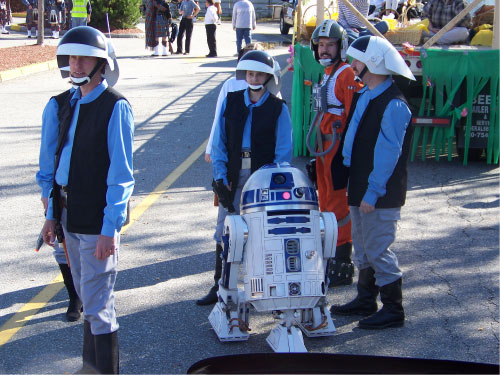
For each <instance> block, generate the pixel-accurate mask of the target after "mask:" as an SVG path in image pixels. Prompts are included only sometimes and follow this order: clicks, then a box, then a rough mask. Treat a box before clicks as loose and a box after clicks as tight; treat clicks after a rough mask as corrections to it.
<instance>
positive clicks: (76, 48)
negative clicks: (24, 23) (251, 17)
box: [37, 26, 134, 374]
mask: <svg viewBox="0 0 500 375" xmlns="http://www.w3.org/2000/svg"><path fill="white" fill-rule="evenodd" d="M57 61H58V65H59V68H60V69H61V74H62V76H63V77H69V79H70V83H71V84H72V88H70V89H69V90H67V91H65V92H63V93H61V94H59V95H57V96H55V97H52V98H51V99H50V100H49V102H48V104H47V105H46V107H45V110H44V112H43V118H42V142H41V147H40V161H39V164H40V170H39V172H38V173H37V181H38V183H39V185H40V186H41V187H42V199H45V200H47V198H48V197H50V198H49V199H48V205H47V212H46V221H45V224H44V226H43V229H42V235H43V239H44V241H45V243H47V244H48V245H51V246H54V244H55V239H56V237H57V240H58V242H59V243H63V241H65V244H66V247H67V257H68V265H70V270H71V275H72V278H73V282H74V287H75V289H76V293H77V294H78V296H79V298H80V300H81V301H82V303H83V315H84V324H83V329H84V333H83V340H84V342H83V368H82V369H81V370H80V371H81V372H82V373H95V372H97V373H101V374H113V373H118V368H119V365H118V336H117V330H118V322H117V320H116V312H115V304H114V299H115V296H114V284H115V280H116V274H117V270H116V266H117V262H118V248H119V243H120V234H119V233H120V229H121V227H122V225H123V223H124V222H125V219H126V214H127V204H128V200H129V198H130V195H131V194H132V190H133V187H134V178H133V175H132V171H133V169H132V142H133V135H134V118H133V115H132V110H131V108H130V105H129V103H128V102H127V100H126V99H125V98H124V97H123V96H122V95H121V94H120V93H118V92H117V91H115V90H114V89H112V88H111V87H110V85H109V84H108V81H107V80H108V78H109V79H110V81H111V82H112V83H115V82H116V80H117V79H118V65H117V64H116V57H115V56H114V51H113V50H111V49H110V44H109V43H108V42H107V40H106V38H105V37H104V35H103V34H102V33H101V32H100V31H98V30H96V29H94V28H92V27H88V26H80V27H76V28H73V29H71V30H70V31H68V32H67V33H66V34H65V35H64V36H63V38H62V39H61V41H60V42H59V45H58V48H57ZM54 171H55V172H54Z"/></svg>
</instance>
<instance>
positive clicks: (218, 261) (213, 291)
mask: <svg viewBox="0 0 500 375" xmlns="http://www.w3.org/2000/svg"><path fill="white" fill-rule="evenodd" d="M221 254H222V246H221V245H220V244H217V246H216V247H215V273H214V281H215V285H214V286H213V287H212V288H210V291H209V292H208V294H207V295H206V296H205V297H202V298H200V299H199V300H197V301H196V304H197V305H199V306H206V305H212V304H214V303H215V302H217V291H218V290H219V280H220V277H221V275H222V258H221Z"/></svg>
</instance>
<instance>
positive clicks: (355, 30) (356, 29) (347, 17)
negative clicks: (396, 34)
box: [337, 0, 389, 44]
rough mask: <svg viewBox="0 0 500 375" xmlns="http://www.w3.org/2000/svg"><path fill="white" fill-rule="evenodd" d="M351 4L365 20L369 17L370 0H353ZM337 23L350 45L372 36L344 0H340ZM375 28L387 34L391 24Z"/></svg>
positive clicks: (383, 22) (378, 25) (383, 23)
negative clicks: (360, 38) (361, 38)
mask: <svg viewBox="0 0 500 375" xmlns="http://www.w3.org/2000/svg"><path fill="white" fill-rule="evenodd" d="M351 4H352V5H354V7H355V8H356V9H357V10H358V11H359V13H361V14H362V15H363V16H364V17H365V18H366V17H368V10H369V8H370V2H369V0H351ZM337 23H338V24H339V25H340V26H342V27H343V28H344V29H345V31H346V33H347V37H348V38H349V44H350V43H352V42H353V41H354V40H356V39H357V38H359V37H360V36H364V35H371V32H370V30H368V29H367V28H366V26H365V25H364V24H363V22H361V21H360V20H359V19H358V17H357V16H356V15H355V14H354V13H353V12H352V11H351V9H349V7H348V6H347V5H345V3H344V1H343V0H339V17H338V19H337ZM374 27H375V28H376V29H377V30H378V31H380V33H381V34H385V33H386V32H387V31H388V30H389V24H388V23H387V22H386V21H381V22H378V23H377V24H375V25H374Z"/></svg>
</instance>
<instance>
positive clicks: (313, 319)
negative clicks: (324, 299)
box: [298, 306, 336, 337]
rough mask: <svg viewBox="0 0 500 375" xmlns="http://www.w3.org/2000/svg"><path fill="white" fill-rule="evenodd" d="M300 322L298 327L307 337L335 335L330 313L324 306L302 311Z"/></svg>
mask: <svg viewBox="0 0 500 375" xmlns="http://www.w3.org/2000/svg"><path fill="white" fill-rule="evenodd" d="M301 317H302V318H301V321H300V322H298V326H299V327H300V329H301V330H302V332H303V333H304V334H305V335H306V336H307V337H319V336H332V335H334V334H335V331H336V329H335V325H334V324H333V321H332V317H331V315H330V311H328V309H327V308H325V307H324V306H317V307H315V308H313V309H305V310H303V311H302V315H301Z"/></svg>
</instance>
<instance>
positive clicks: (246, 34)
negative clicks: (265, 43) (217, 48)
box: [236, 28, 252, 53]
mask: <svg viewBox="0 0 500 375" xmlns="http://www.w3.org/2000/svg"><path fill="white" fill-rule="evenodd" d="M243 38H245V45H247V44H250V43H252V31H251V30H250V29H243V28H236V50H237V51H238V53H240V50H241V43H242V41H243Z"/></svg>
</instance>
